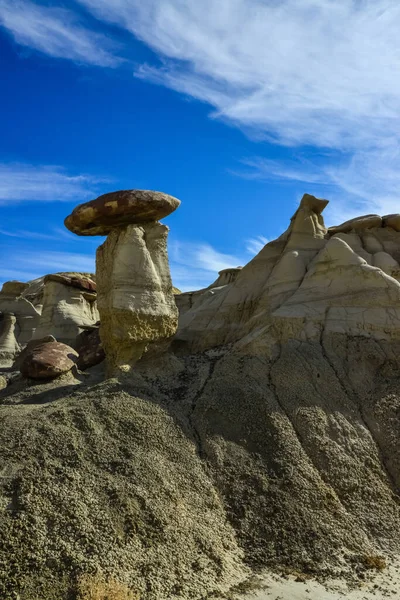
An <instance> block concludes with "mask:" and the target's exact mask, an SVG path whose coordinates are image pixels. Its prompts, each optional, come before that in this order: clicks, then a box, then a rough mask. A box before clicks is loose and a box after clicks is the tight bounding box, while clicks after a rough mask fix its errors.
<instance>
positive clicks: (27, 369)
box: [20, 340, 78, 379]
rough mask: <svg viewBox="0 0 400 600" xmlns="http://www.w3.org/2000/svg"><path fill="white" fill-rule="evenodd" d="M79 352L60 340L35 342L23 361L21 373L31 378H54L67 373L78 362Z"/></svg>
mask: <svg viewBox="0 0 400 600" xmlns="http://www.w3.org/2000/svg"><path fill="white" fill-rule="evenodd" d="M77 358H78V353H77V352H76V351H75V350H74V349H73V348H71V347H70V346H67V345H66V344H62V343H60V342H48V341H43V340H41V343H38V344H34V346H33V347H31V348H30V349H29V351H28V352H27V353H26V354H25V356H24V359H23V361H22V363H21V367H20V370H21V374H22V375H23V376H24V377H29V378H31V379H52V378H54V377H58V376H59V375H62V374H63V373H67V372H68V371H70V370H71V369H72V367H73V366H74V365H75V364H76V362H77Z"/></svg>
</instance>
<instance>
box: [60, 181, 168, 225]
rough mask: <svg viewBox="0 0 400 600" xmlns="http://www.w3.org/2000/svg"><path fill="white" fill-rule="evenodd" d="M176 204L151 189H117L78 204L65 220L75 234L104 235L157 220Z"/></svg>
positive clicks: (165, 195) (164, 195)
mask: <svg viewBox="0 0 400 600" xmlns="http://www.w3.org/2000/svg"><path fill="white" fill-rule="evenodd" d="M179 205H180V200H178V199H177V198H174V197H173V196H169V195H168V194H164V193H162V192H153V191H151V190H121V191H118V192H110V193H108V194H103V195H102V196H99V197H98V198H96V200H91V201H90V202H85V204H79V206H77V207H76V208H75V209H74V210H73V211H72V213H71V214H70V215H69V216H68V217H67V218H66V219H65V221H64V224H65V227H66V228H67V229H69V230H70V231H72V232H73V233H76V234H77V235H108V234H109V233H110V231H111V230H112V229H114V228H116V227H123V226H126V225H135V224H140V223H146V222H149V221H159V220H160V219H163V218H164V217H167V216H168V215H169V214H171V213H172V212H173V211H174V210H175V209H177V208H178V206H179Z"/></svg>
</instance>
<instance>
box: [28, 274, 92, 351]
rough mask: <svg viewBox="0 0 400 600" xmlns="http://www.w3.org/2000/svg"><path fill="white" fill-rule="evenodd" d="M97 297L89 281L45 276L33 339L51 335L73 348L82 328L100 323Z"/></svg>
mask: <svg viewBox="0 0 400 600" xmlns="http://www.w3.org/2000/svg"><path fill="white" fill-rule="evenodd" d="M96 297H97V295H96V284H95V283H94V281H92V280H91V279H87V278H83V277H80V278H79V277H76V276H75V277H68V276H66V275H60V274H54V275H52V274H51V275H47V276H46V277H45V279H44V295H43V308H42V314H41V317H40V319H39V322H38V325H37V328H36V330H35V333H34V335H33V338H34V339H38V338H42V337H44V336H46V335H53V336H54V337H55V338H56V339H57V340H58V341H59V342H63V343H65V344H72V345H74V343H75V340H76V337H77V335H78V334H79V333H81V332H82V331H83V330H84V328H85V326H87V325H94V324H95V323H96V322H97V321H98V319H99V313H98V310H97V305H96Z"/></svg>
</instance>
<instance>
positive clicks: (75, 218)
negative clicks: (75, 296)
mask: <svg viewBox="0 0 400 600" xmlns="http://www.w3.org/2000/svg"><path fill="white" fill-rule="evenodd" d="M179 204H180V202H179V200H177V199H176V198H173V197H172V196H168V195H167V194H162V193H161V192H151V191H147V190H145V191H143V190H123V191H120V192H113V193H110V194H104V195H103V196H100V197H99V198H97V199H96V200H93V201H92V202H88V203H86V204H83V205H80V206H78V207H77V208H75V210H74V211H73V212H72V214H71V215H70V216H68V217H67V218H66V220H65V225H66V227H67V228H68V229H70V230H71V231H73V232H74V233H76V234H77V235H107V234H108V237H107V240H106V241H105V242H104V244H102V245H101V246H100V247H99V248H98V250H97V255H96V281H97V291H98V310H99V314H100V337H101V340H102V343H103V347H104V351H105V354H106V357H107V363H108V368H109V371H110V372H111V373H112V372H114V371H115V370H116V369H127V368H129V366H131V365H132V364H134V363H135V362H136V361H137V360H139V359H140V357H141V356H142V355H143V353H144V352H145V350H146V348H147V347H148V345H149V344H150V343H154V342H159V341H162V340H165V339H167V338H170V337H172V336H173V335H174V333H175V332H176V329H177V325H178V311H177V308H176V304H175V300H174V295H173V288H172V281H171V275H170V271H169V264H168V254H167V235H168V227H166V226H165V225H162V224H161V223H159V222H158V219H160V218H163V217H165V216H167V215H168V214H170V213H171V212H173V211H174V210H175V209H176V208H177V207H178V206H179Z"/></svg>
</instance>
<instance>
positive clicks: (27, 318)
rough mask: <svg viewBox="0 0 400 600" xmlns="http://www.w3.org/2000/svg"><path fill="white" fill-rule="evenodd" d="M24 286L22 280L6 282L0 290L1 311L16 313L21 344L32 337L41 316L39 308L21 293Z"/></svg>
mask: <svg viewBox="0 0 400 600" xmlns="http://www.w3.org/2000/svg"><path fill="white" fill-rule="evenodd" d="M24 286H26V284H21V282H13V281H12V282H6V283H4V285H3V287H2V290H1V291H0V313H3V314H7V313H8V314H13V315H15V317H16V320H17V321H16V333H15V336H16V339H17V341H18V344H19V345H20V346H24V345H25V344H27V343H28V342H29V340H30V339H31V338H32V336H33V334H34V331H35V329H36V327H37V324H38V322H39V318H40V312H39V311H38V310H37V308H35V307H34V306H33V304H32V303H31V302H29V300H27V299H26V298H24V297H23V296H22V295H21V293H22V291H24ZM25 289H26V287H25Z"/></svg>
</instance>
